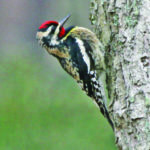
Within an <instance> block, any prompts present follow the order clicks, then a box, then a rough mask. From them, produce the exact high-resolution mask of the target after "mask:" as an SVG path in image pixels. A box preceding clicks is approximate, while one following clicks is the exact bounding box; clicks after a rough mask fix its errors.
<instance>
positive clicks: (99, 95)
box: [90, 71, 114, 130]
mask: <svg viewBox="0 0 150 150" xmlns="http://www.w3.org/2000/svg"><path fill="white" fill-rule="evenodd" d="M90 75H91V82H92V85H93V91H94V100H95V102H96V103H97V105H98V107H99V109H100V111H101V113H102V114H103V116H104V117H105V118H106V119H107V120H108V122H109V124H110V126H111V127H112V129H113V130H114V125H113V122H112V120H111V119H110V115H109V113H108V110H107V106H106V101H107V98H106V96H105V93H104V87H103V84H102V83H99V82H98V81H97V79H96V72H94V71H91V73H90Z"/></svg>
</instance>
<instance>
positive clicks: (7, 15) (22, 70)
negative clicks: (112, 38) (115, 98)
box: [0, 0, 115, 150]
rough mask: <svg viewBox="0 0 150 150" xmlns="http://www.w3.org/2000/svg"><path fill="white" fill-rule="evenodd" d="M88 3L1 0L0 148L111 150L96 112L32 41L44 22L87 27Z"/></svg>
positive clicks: (106, 131) (109, 132) (108, 135)
mask: <svg viewBox="0 0 150 150" xmlns="http://www.w3.org/2000/svg"><path fill="white" fill-rule="evenodd" d="M89 3H90V1H88V0H86V1H81V0H76V1H72V0H63V1H59V0H55V1H54V0H45V1H42V0H36V1H35V0H31V1H26V0H21V1H20V0H13V1H6V0H1V5H0V20H1V28H0V29H1V30H0V33H1V34H0V37H1V40H0V47H1V49H0V56H1V57H0V150H76V149H77V150H85V149H87V150H99V149H100V150H114V149H115V145H114V136H113V133H112V130H111V128H110V127H109V125H108V123H107V122H106V120H105V119H104V118H103V117H102V116H101V114H100V112H99V110H98V109H97V108H96V107H95V105H94V104H93V102H92V100H90V99H89V98H88V97H87V96H86V95H85V94H84V93H83V92H82V91H81V90H80V88H79V87H78V86H77V84H76V83H75V81H73V79H72V78H71V77H70V76H68V75H67V74H66V73H65V72H64V71H63V70H62V69H61V68H60V66H59V65H58V64H57V63H56V60H55V59H54V58H52V57H50V56H49V55H47V53H44V51H42V50H41V49H40V48H38V47H37V46H38V44H37V42H36V41H35V34H36V31H37V28H38V26H39V25H40V24H41V23H42V22H43V21H45V20H49V19H52V20H60V19H61V18H63V17H64V16H66V15H67V14H68V13H70V14H72V17H71V18H70V20H69V21H68V23H67V24H66V26H65V27H67V26H70V25H78V26H84V27H88V28H90V22H89V20H88V16H89Z"/></svg>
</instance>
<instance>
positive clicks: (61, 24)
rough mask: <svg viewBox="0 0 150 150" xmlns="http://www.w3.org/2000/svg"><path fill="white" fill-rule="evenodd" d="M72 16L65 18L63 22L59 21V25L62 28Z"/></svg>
mask: <svg viewBox="0 0 150 150" xmlns="http://www.w3.org/2000/svg"><path fill="white" fill-rule="evenodd" d="M70 16H71V15H70V14H69V15H67V16H66V17H65V18H63V19H62V20H61V21H59V24H60V26H61V27H62V26H63V25H64V24H65V23H66V22H67V20H68V19H69V18H70Z"/></svg>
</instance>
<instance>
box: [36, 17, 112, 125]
mask: <svg viewBox="0 0 150 150" xmlns="http://www.w3.org/2000/svg"><path fill="white" fill-rule="evenodd" d="M69 18H70V15H68V16H66V17H65V18H63V19H62V20H61V21H60V22H57V21H52V20H50V21H46V22H44V23H43V24H41V26H40V27H39V28H38V31H37V35H36V38H37V40H38V42H39V44H40V45H41V46H42V47H43V48H45V49H46V51H47V52H48V53H49V54H51V55H53V56H54V57H55V58H56V59H57V60H58V61H59V63H60V65H61V66H62V68H63V69H64V70H65V71H66V72H67V73H68V74H70V75H71V76H72V77H73V78H74V79H75V80H76V81H77V83H78V84H79V86H80V87H81V88H82V90H83V91H85V92H86V94H87V95H88V96H89V97H91V98H92V99H93V100H94V101H95V102H96V104H97V105H98V107H99V109H100V111H101V113H102V114H103V116H104V117H106V118H107V120H108V122H109V124H110V125H111V127H112V128H114V127H113V122H112V120H111V119H110V116H109V113H108V110H107V105H106V100H107V98H106V94H105V92H104V85H103V81H102V80H103V79H104V78H105V77H104V76H105V75H104V74H105V63H104V50H103V46H102V44H101V43H100V41H99V40H98V38H97V37H96V35H95V34H94V33H93V32H92V31H90V30H89V29H86V28H83V27H78V26H70V27H68V28H64V24H65V23H66V22H67V20H68V19H69ZM102 78H103V79H102Z"/></svg>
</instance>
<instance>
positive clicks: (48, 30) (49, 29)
mask: <svg viewBox="0 0 150 150" xmlns="http://www.w3.org/2000/svg"><path fill="white" fill-rule="evenodd" d="M51 30H52V26H51V27H49V28H48V29H47V31H46V32H44V33H43V37H47V36H48V34H49V33H50V32H51Z"/></svg>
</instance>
